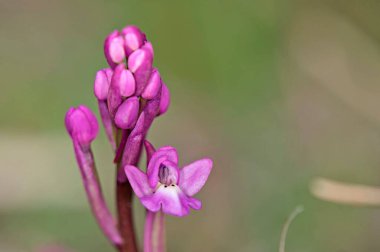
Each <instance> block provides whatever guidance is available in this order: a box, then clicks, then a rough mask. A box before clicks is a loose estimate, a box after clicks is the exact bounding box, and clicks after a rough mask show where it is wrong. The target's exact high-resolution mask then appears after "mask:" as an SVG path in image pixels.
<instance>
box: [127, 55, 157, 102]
mask: <svg viewBox="0 0 380 252" xmlns="http://www.w3.org/2000/svg"><path fill="white" fill-rule="evenodd" d="M152 64H153V55H152V53H151V52H150V51H149V50H148V49H146V48H141V49H137V50H136V51H134V52H133V53H132V54H131V55H130V56H129V58H128V68H129V70H130V71H131V72H132V73H133V74H134V76H135V80H136V95H140V94H141V93H142V91H143V90H144V88H145V85H146V84H147V82H148V80H149V77H150V74H151V72H152Z"/></svg>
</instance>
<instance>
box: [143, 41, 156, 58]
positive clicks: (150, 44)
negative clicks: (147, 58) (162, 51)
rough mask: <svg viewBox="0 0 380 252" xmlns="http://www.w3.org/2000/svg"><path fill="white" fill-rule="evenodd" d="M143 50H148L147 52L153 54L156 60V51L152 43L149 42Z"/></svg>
mask: <svg viewBox="0 0 380 252" xmlns="http://www.w3.org/2000/svg"><path fill="white" fill-rule="evenodd" d="M142 48H145V49H147V50H148V51H149V52H150V53H151V54H152V57H153V58H154V50H153V46H152V43H150V42H149V41H147V42H145V44H144V45H143V46H142Z"/></svg>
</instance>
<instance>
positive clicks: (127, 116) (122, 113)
mask: <svg viewBox="0 0 380 252" xmlns="http://www.w3.org/2000/svg"><path fill="white" fill-rule="evenodd" d="M139 107H140V104H139V99H138V98H137V97H136V96H134V97H130V98H128V99H127V100H125V101H124V102H123V103H122V104H121V105H120V107H119V108H118V109H117V112H116V115H115V124H116V126H117V127H119V128H121V129H131V128H133V127H134V126H135V124H136V121H137V117H138V114H139Z"/></svg>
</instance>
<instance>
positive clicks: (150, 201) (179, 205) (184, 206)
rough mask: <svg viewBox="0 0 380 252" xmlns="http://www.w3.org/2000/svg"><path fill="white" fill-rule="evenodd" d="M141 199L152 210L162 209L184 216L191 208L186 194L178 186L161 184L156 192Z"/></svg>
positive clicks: (168, 212) (165, 211)
mask: <svg viewBox="0 0 380 252" xmlns="http://www.w3.org/2000/svg"><path fill="white" fill-rule="evenodd" d="M140 200H141V203H142V204H143V205H144V207H145V208H147V209H148V210H149V211H152V212H157V211H159V210H160V209H162V211H163V212H164V213H166V214H170V215H174V216H178V217H182V216H185V215H188V214H189V210H190V208H189V204H188V203H187V197H186V195H185V194H184V193H183V192H181V189H179V188H178V187H177V186H166V187H165V186H163V185H161V186H160V187H159V188H158V189H157V191H156V192H155V193H154V194H152V195H150V196H145V197H142V198H141V199H140Z"/></svg>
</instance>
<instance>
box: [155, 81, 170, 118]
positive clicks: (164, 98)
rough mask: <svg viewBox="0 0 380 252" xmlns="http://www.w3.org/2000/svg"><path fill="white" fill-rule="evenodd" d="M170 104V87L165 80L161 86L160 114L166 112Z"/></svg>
mask: <svg viewBox="0 0 380 252" xmlns="http://www.w3.org/2000/svg"><path fill="white" fill-rule="evenodd" d="M169 105H170V92H169V89H168V87H167V86H166V85H165V83H164V82H162V88H161V100H160V110H159V112H158V115H162V114H164V113H166V111H167V110H168V108H169Z"/></svg>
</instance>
